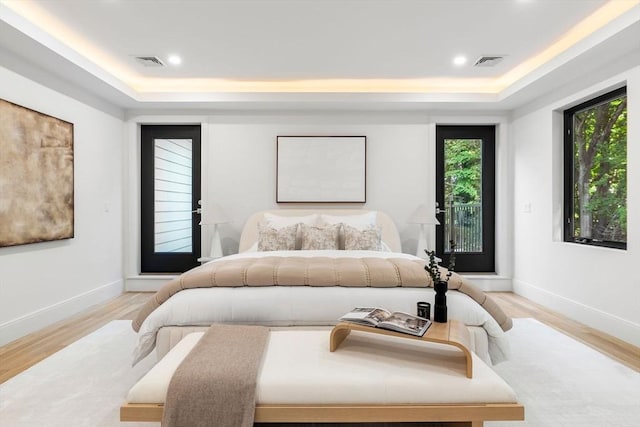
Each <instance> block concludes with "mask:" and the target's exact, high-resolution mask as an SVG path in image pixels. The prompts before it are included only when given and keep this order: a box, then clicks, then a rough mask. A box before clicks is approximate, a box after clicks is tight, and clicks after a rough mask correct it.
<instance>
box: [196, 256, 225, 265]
mask: <svg viewBox="0 0 640 427" xmlns="http://www.w3.org/2000/svg"><path fill="white" fill-rule="evenodd" d="M218 258H220V257H210V256H203V257H200V258H198V262H199V263H200V264H204V263H207V262H209V261H213V260H214V259H218Z"/></svg>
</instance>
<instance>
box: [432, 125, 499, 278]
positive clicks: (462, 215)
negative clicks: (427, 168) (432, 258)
mask: <svg viewBox="0 0 640 427" xmlns="http://www.w3.org/2000/svg"><path fill="white" fill-rule="evenodd" d="M495 133H496V129H495V126H437V127H436V202H437V203H438V214H437V218H438V220H439V221H440V226H438V227H436V254H437V255H438V257H440V258H442V260H443V261H442V265H444V266H447V265H449V256H450V254H451V247H450V244H449V242H450V241H451V240H453V241H454V242H455V245H456V266H455V269H456V271H461V272H494V271H495Z"/></svg>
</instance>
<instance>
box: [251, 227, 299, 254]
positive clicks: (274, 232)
mask: <svg viewBox="0 0 640 427" xmlns="http://www.w3.org/2000/svg"><path fill="white" fill-rule="evenodd" d="M297 232H298V224H294V225H290V226H288V227H282V228H279V229H275V228H272V227H269V226H265V225H259V226H258V251H293V250H295V249H296V234H297Z"/></svg>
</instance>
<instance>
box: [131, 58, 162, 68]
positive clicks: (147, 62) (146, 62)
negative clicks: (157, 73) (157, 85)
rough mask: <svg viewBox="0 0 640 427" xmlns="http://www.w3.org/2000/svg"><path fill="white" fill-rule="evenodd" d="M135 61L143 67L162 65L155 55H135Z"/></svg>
mask: <svg viewBox="0 0 640 427" xmlns="http://www.w3.org/2000/svg"><path fill="white" fill-rule="evenodd" d="M136 61H137V62H138V63H139V64H142V65H143V66H145V67H164V63H163V62H162V61H161V60H160V58H158V57H157V56H136Z"/></svg>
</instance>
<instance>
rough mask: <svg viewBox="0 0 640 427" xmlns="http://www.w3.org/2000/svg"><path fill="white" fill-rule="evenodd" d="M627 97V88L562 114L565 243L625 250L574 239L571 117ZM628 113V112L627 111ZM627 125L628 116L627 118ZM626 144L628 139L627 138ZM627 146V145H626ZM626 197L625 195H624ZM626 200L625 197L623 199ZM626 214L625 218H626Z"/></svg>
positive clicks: (621, 245)
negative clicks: (590, 108)
mask: <svg viewBox="0 0 640 427" xmlns="http://www.w3.org/2000/svg"><path fill="white" fill-rule="evenodd" d="M623 95H624V96H627V87H626V86H623V87H621V88H618V89H615V90H612V91H609V92H607V93H604V94H602V95H599V96H596V97H595V98H591V99H589V100H587V101H584V102H582V103H580V104H578V105H576V106H574V107H571V108H569V109H567V110H564V112H563V113H564V114H563V135H564V141H563V156H564V183H563V184H564V194H563V199H564V210H563V213H564V215H563V218H564V221H563V237H564V241H565V242H567V243H577V244H580V245H588V246H599V247H606V248H614V249H624V250H626V249H627V242H617V241H612V240H594V239H591V238H583V237H575V236H574V235H573V234H574V229H575V204H574V186H575V182H574V157H575V156H574V140H573V116H574V114H575V113H577V112H579V111H582V110H585V109H587V108H589V107H593V106H596V105H598V104H602V103H604V102H607V101H611V100H614V99H617V98H620V97H621V96H623ZM627 111H628V110H627ZM627 123H628V116H627ZM627 143H628V138H627ZM627 146H628V145H627ZM625 196H626V195H625ZM625 198H626V197H625ZM628 216H629V215H628V214H627V218H628Z"/></svg>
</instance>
